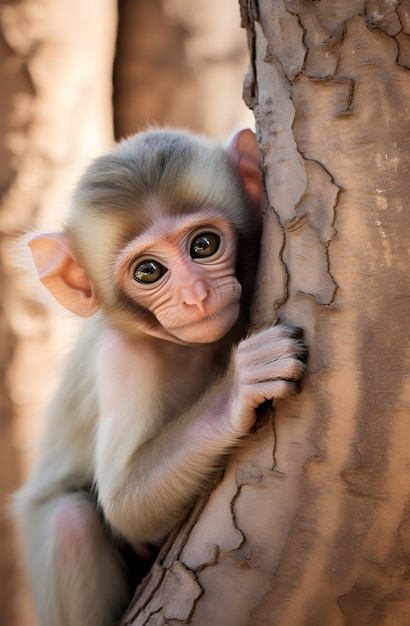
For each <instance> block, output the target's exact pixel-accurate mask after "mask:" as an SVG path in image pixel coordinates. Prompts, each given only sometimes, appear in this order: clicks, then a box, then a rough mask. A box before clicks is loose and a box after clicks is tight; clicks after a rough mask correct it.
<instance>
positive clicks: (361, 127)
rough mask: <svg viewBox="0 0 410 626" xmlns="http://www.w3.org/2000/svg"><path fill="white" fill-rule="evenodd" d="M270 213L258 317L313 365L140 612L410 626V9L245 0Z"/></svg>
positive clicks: (250, 93)
mask: <svg viewBox="0 0 410 626" xmlns="http://www.w3.org/2000/svg"><path fill="white" fill-rule="evenodd" d="M241 10H242V18H243V22H244V25H245V26H246V29H247V32H248V36H249V43H250V50H251V60H252V70H251V72H250V73H249V74H248V77H247V82H246V89H245V92H246V99H247V102H248V104H249V105H250V106H251V107H252V108H253V109H254V113H255V117H256V121H257V128H258V137H259V142H260V148H261V152H262V154H263V162H264V173H265V176H266V191H267V199H268V206H267V210H266V215H265V231H264V239H263V256H262V265H261V273H260V280H259V282H258V298H257V302H256V306H255V320H254V321H255V325H263V324H264V323H271V322H272V320H273V319H274V318H276V317H277V316H278V317H280V318H281V319H282V320H287V321H289V322H292V323H297V324H300V325H301V326H303V327H304V328H305V331H306V339H307V343H308V344H309V347H310V359H309V375H308V376H307V378H306V381H305V385H304V390H303V392H302V394H301V396H299V397H298V398H297V399H294V400H292V401H287V402H283V403H281V404H280V405H278V407H277V409H276V411H275V417H274V420H273V422H272V421H270V420H265V421H264V422H263V423H261V425H260V427H259V429H258V430H257V432H256V433H255V434H254V435H252V437H251V438H250V440H249V441H248V443H247V444H246V445H245V446H244V448H243V449H242V450H241V451H240V452H239V453H238V454H237V455H236V456H235V458H233V459H232V460H231V462H230V463H229V465H228V467H227V469H226V472H225V475H224V477H223V480H222V482H220V483H219V484H218V485H217V486H216V488H215V489H214V490H213V491H212V493H211V494H210V496H209V498H207V499H205V500H204V501H203V502H201V503H199V504H198V506H197V508H196V510H195V511H194V512H193V514H192V515H191V517H190V519H189V520H188V522H187V524H186V525H185V526H184V527H183V528H182V529H181V530H180V532H179V533H176V535H175V536H174V537H172V538H171V540H170V542H169V544H168V546H166V547H165V549H164V550H163V552H162V554H161V555H160V558H159V560H158V562H157V563H156V564H155V566H154V568H153V570H152V572H151V574H150V575H149V577H148V578H147V579H146V580H145V581H144V582H143V584H142V585H141V586H140V588H139V589H138V590H137V593H136V597H135V600H134V604H133V606H132V607H131V609H130V611H129V613H128V615H127V617H126V619H125V621H124V624H127V625H131V624H132V625H133V626H142V625H144V626H148V625H149V626H159V625H163V624H169V625H172V626H176V625H177V624H182V623H189V624H194V625H195V626H206V625H215V624H221V625H222V624H224V625H227V626H247V625H252V626H265V625H266V626H272V625H273V626H302V625H303V626H387V625H389V626H407V625H408V624H409V623H410V583H409V573H410V569H409V558H410V521H409V512H410V507H409V501H410V481H409V468H410V408H409V407H410V379H409V374H410V346H409V337H408V319H409V313H410V284H409V271H408V253H409V240H410V232H409V225H410V216H409V208H408V202H409V200H408V198H409V196H410V175H409V171H410V105H409V103H410V2H409V1H408V0H405V1H402V2H399V1H394V0H367V1H365V0H321V1H320V2H313V1H310V0H289V1H287V0H275V2H271V1H270V0H259V2H257V1H256V0H249V1H246V0H242V1H241Z"/></svg>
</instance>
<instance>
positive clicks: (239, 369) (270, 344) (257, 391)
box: [232, 324, 307, 432]
mask: <svg viewBox="0 0 410 626" xmlns="http://www.w3.org/2000/svg"><path fill="white" fill-rule="evenodd" d="M306 357H307V351H306V347H305V345H304V343H303V342H302V330H301V329H300V328H297V327H295V326H286V325H284V324H279V325H277V326H273V327H272V328H268V329H266V330H263V331H261V332H258V333H255V334H253V335H251V336H250V337H247V338H246V339H244V340H243V341H241V342H240V344H239V345H238V347H237V349H236V353H235V357H234V359H235V374H234V385H233V394H234V395H233V413H232V417H233V421H234V424H235V426H236V427H237V428H238V429H239V430H241V431H243V432H247V431H248V430H249V428H251V427H252V425H253V423H254V421H255V409H256V408H257V407H258V406H259V405H260V404H262V403H263V402H265V401H266V400H276V399H280V398H286V397H287V396H289V395H292V394H294V393H297V392H298V391H299V383H298V381H299V379H300V378H301V377H302V376H303V374H304V372H305V369H306V365H305V362H306Z"/></svg>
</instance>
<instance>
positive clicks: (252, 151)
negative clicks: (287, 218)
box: [227, 128, 265, 217]
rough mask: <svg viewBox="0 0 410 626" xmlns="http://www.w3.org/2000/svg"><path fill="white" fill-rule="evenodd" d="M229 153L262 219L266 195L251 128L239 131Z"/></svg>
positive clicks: (257, 151) (259, 158) (231, 143)
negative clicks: (261, 214) (261, 213)
mask: <svg viewBox="0 0 410 626" xmlns="http://www.w3.org/2000/svg"><path fill="white" fill-rule="evenodd" d="M227 152H228V156H229V158H230V160H231V162H232V163H233V165H235V167H237V168H238V170H239V174H240V177H241V180H242V184H243V186H244V188H245V191H246V193H247V195H248V197H249V200H250V201H251V204H252V207H253V208H254V209H255V212H256V213H257V214H258V217H260V212H261V207H262V205H263V202H264V198H265V194H264V190H263V185H262V176H261V171H260V164H261V155H260V152H259V150H258V146H257V143H256V137H255V133H253V132H252V131H251V130H250V129H249V128H247V129H245V130H241V131H239V132H238V133H237V134H236V135H235V136H234V137H233V139H232V141H231V142H230V144H229V146H228V150H227Z"/></svg>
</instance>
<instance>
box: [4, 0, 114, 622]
mask: <svg viewBox="0 0 410 626" xmlns="http://www.w3.org/2000/svg"><path fill="white" fill-rule="evenodd" d="M86 5H87V6H86V7H85V6H84V3H83V2H81V0H74V1H73V2H68V3H67V2H60V0H17V1H14V2H7V1H1V0H0V85H1V88H0V89H1V96H0V136H1V141H0V294H1V296H0V624H1V625H3V624H4V626H10V625H12V626H23V625H24V626H28V625H29V624H33V623H34V619H33V617H32V613H31V609H30V605H29V601H28V596H27V592H26V591H25V588H24V586H23V584H22V583H21V580H20V568H19V559H18V556H17V553H16V552H17V551H16V546H17V544H16V541H15V537H14V535H13V531H12V526H11V522H10V520H9V518H8V515H7V506H8V497H9V496H10V493H11V492H12V491H14V490H16V489H17V487H18V486H19V484H20V483H21V481H22V478H23V477H24V475H25V473H26V469H27V465H28V464H29V460H30V457H31V452H32V449H31V447H30V446H29V442H30V443H32V442H33V440H34V439H35V435H36V433H37V432H38V430H39V419H38V412H39V411H40V408H41V407H42V405H43V404H44V403H45V401H46V399H47V397H48V395H49V393H50V391H51V389H52V387H53V382H55V381H56V371H57V369H56V353H57V352H58V350H57V349H55V344H56V343H57V342H58V343H59V345H61V343H62V342H61V339H60V338H57V329H58V327H57V324H56V321H55V319H54V318H53V317H52V316H51V315H50V314H49V313H46V311H45V310H44V308H43V307H42V306H41V305H40V304H39V303H38V302H36V300H37V298H36V297H35V296H34V289H32V288H31V287H32V284H33V283H34V282H35V281H30V280H27V277H26V269H27V268H24V269H21V270H20V269H19V267H18V266H19V265H20V264H21V265H22V266H24V263H23V262H22V259H21V255H22V254H23V250H21V251H20V250H19V249H17V248H15V238H16V237H17V236H18V235H21V234H22V233H23V232H25V231H29V230H30V229H32V228H35V227H37V228H48V229H50V228H56V227H57V225H58V223H59V221H60V220H61V219H62V216H63V213H64V211H65V208H66V206H65V205H66V203H67V197H68V193H69V191H70V189H71V187H72V185H73V182H74V181H75V179H76V178H77V177H78V175H79V172H80V171H81V169H82V167H83V166H84V163H85V162H86V161H87V160H88V159H89V158H90V156H91V155H92V154H95V153H99V152H100V151H102V150H103V149H105V148H106V147H107V145H109V144H110V143H111V141H112V136H113V133H112V110H111V73H112V61H113V55H114V44H115V27H116V3H115V2H113V0H92V1H91V2H87V3H86ZM16 264H17V265H16ZM66 335H67V333H66V332H65V335H64V337H66ZM53 345H54V348H53V347H52V346H53Z"/></svg>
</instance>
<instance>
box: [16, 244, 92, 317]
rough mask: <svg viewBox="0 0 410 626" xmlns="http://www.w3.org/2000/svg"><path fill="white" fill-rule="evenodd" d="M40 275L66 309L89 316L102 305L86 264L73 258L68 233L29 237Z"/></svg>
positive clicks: (82, 315)
mask: <svg viewBox="0 0 410 626" xmlns="http://www.w3.org/2000/svg"><path fill="white" fill-rule="evenodd" d="M28 245H29V246H30V249H31V253H32V255H33V259H34V263H35V265H36V268H37V272H38V275H39V278H40V280H41V282H42V283H43V285H45V286H46V287H47V289H48V290H49V291H50V293H51V294H52V295H53V296H54V298H55V299H56V300H57V301H58V302H59V303H60V304H62V305H63V306H64V307H65V308H66V309H68V310H69V311H71V312H72V313H75V314H76V315H80V316H81V317H89V316H90V315H94V313H95V312H96V311H97V310H98V308H99V303H98V300H97V298H96V296H95V294H94V290H93V287H92V285H91V283H90V281H89V280H88V278H87V275H86V273H85V270H84V268H82V267H81V266H80V265H78V263H77V261H76V260H75V259H74V257H73V255H72V253H71V249H70V243H69V240H68V237H67V235H66V234H65V233H47V234H45V235H38V236H37V237H34V238H33V239H31V240H30V241H29V244H28Z"/></svg>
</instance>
